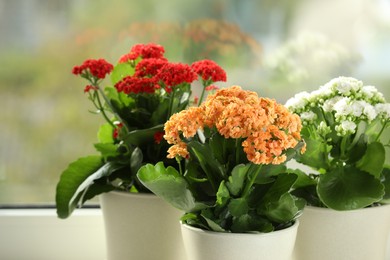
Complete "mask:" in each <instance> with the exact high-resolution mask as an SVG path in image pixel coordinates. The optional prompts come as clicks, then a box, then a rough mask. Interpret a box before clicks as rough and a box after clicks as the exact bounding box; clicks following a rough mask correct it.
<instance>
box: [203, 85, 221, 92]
mask: <svg viewBox="0 0 390 260" xmlns="http://www.w3.org/2000/svg"><path fill="white" fill-rule="evenodd" d="M218 89H219V87H218V86H215V85H210V86H207V87H206V88H205V90H206V91H211V90H218Z"/></svg>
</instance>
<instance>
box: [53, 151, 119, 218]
mask: <svg viewBox="0 0 390 260" xmlns="http://www.w3.org/2000/svg"><path fill="white" fill-rule="evenodd" d="M116 168H117V167H116V166H115V165H113V164H111V163H106V164H104V162H103V160H102V158H101V157H100V156H88V157H83V158H80V159H78V160H77V161H75V162H73V163H71V164H69V166H68V168H67V169H66V170H65V171H64V172H63V174H62V175H61V178H60V181H59V182H58V185H57V191H56V192H57V193H56V204H57V214H58V216H59V217H60V218H67V217H69V216H70V214H71V213H72V212H73V210H74V209H75V208H76V206H78V203H79V202H80V201H85V198H84V195H85V193H86V192H87V191H88V189H89V188H90V187H91V186H92V185H93V184H94V181H95V180H98V179H100V178H102V177H104V176H108V175H110V174H111V173H112V172H113V171H115V170H116ZM106 190H107V189H106Z"/></svg>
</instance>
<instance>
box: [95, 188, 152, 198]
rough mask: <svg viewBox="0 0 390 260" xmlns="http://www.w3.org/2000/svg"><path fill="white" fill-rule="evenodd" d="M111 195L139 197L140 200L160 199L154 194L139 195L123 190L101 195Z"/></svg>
mask: <svg viewBox="0 0 390 260" xmlns="http://www.w3.org/2000/svg"><path fill="white" fill-rule="evenodd" d="M110 193H113V194H115V195H118V196H123V197H138V198H151V199H153V198H158V197H157V196H156V195H155V194H154V193H141V192H140V193H138V192H126V191H122V190H112V191H109V192H105V193H102V194H100V195H109V194H110Z"/></svg>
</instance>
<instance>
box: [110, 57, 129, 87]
mask: <svg viewBox="0 0 390 260" xmlns="http://www.w3.org/2000/svg"><path fill="white" fill-rule="evenodd" d="M133 74H134V68H133V67H132V66H131V65H130V64H129V63H127V62H125V63H119V64H117V65H116V66H115V67H114V69H113V71H112V73H111V82H112V84H113V85H115V84H116V83H118V82H119V81H121V80H122V79H123V78H124V77H126V76H132V75H133Z"/></svg>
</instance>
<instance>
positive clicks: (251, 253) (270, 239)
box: [181, 221, 299, 260]
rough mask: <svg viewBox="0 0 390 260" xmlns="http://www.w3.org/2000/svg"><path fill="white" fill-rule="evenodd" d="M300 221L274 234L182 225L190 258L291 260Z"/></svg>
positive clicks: (189, 259)
mask: <svg viewBox="0 0 390 260" xmlns="http://www.w3.org/2000/svg"><path fill="white" fill-rule="evenodd" d="M298 225H299V224H298V221H296V222H295V224H294V225H293V226H291V227H288V228H286V229H283V230H279V231H275V232H271V233H257V234H255V233H245V234H244V233H222V232H213V231H206V230H202V229H199V228H194V227H191V226H189V225H186V224H182V225H181V231H182V236H183V241H184V247H185V249H186V253H187V259H188V260H205V259H207V260H233V259H234V260H241V259H245V260H255V259H259V260H290V259H291V256H292V252H293V249H294V242H295V237H296V234H297V228H298Z"/></svg>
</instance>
